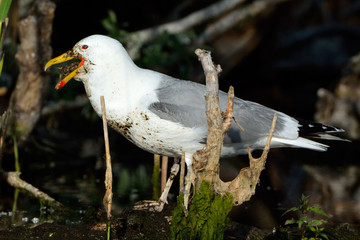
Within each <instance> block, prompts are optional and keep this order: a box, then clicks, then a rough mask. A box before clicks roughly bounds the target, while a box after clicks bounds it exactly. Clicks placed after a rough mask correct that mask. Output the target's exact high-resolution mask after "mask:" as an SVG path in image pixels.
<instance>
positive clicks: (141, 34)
mask: <svg viewBox="0 0 360 240" xmlns="http://www.w3.org/2000/svg"><path fill="white" fill-rule="evenodd" d="M243 2H245V0H223V1H220V2H216V3H214V4H212V5H210V6H208V7H206V8H204V9H201V10H199V11H196V12H193V13H191V14H190V15H188V16H186V17H184V18H182V19H180V20H177V21H174V22H169V23H165V24H162V25H159V26H156V27H152V28H148V29H144V30H140V31H137V32H133V33H131V35H130V37H129V39H130V44H129V46H128V47H129V49H128V50H129V54H130V56H132V57H134V56H135V54H136V52H137V50H138V49H139V48H140V47H141V45H142V43H143V42H147V41H150V40H153V39H154V38H156V37H157V36H158V35H160V34H161V33H162V32H164V31H167V32H170V33H179V32H183V31H185V30H187V29H190V28H192V27H194V26H196V25H199V24H201V23H203V22H206V21H208V20H210V19H213V18H216V17H218V16H220V15H221V14H223V13H224V12H227V11H230V10H231V9H233V8H234V7H235V6H237V5H239V4H241V3H243Z"/></svg>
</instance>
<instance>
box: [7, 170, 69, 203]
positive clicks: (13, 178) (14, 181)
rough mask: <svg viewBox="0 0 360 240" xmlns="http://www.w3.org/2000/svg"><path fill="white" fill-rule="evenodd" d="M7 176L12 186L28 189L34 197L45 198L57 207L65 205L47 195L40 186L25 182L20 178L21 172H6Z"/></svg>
mask: <svg viewBox="0 0 360 240" xmlns="http://www.w3.org/2000/svg"><path fill="white" fill-rule="evenodd" d="M4 174H5V178H6V180H7V182H8V183H9V185H10V186H12V187H14V188H19V189H23V190H26V191H28V192H29V193H31V194H33V195H34V197H36V198H39V199H43V200H44V201H46V202H48V203H50V204H53V205H54V206H56V207H63V205H62V204H61V203H59V202H58V201H56V200H55V199H53V198H52V197H50V196H49V195H47V194H46V193H44V192H42V191H40V190H39V189H38V188H36V187H34V186H33V185H31V184H29V183H27V182H25V181H24V180H22V179H21V178H20V174H21V172H6V173H4Z"/></svg>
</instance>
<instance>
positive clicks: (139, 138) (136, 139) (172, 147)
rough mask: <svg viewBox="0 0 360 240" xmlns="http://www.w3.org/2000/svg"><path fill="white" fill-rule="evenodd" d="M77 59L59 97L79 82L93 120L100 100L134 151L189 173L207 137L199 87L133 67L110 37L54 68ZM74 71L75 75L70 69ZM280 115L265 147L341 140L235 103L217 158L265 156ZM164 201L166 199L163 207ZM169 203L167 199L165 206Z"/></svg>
mask: <svg viewBox="0 0 360 240" xmlns="http://www.w3.org/2000/svg"><path fill="white" fill-rule="evenodd" d="M73 59H78V60H79V63H76V64H74V63H72V64H71V66H72V69H70V68H69V69H67V71H66V74H65V77H64V78H63V79H61V80H60V82H59V83H58V84H57V85H56V89H59V88H61V87H63V86H65V84H66V83H67V82H68V81H69V80H70V79H72V78H74V79H75V80H78V81H82V82H83V84H84V87H85V91H86V94H87V96H88V98H89V100H90V103H91V105H92V107H93V108H94V110H95V112H96V113H97V114H98V115H99V116H101V115H102V109H101V103H100V97H101V96H104V98H105V101H106V116H107V123H108V124H109V126H111V127H112V128H114V129H115V130H116V131H117V132H119V133H121V134H122V135H123V136H124V137H125V138H127V139H128V140H129V141H131V142H132V143H134V144H135V145H136V146H138V147H140V148H142V149H144V150H145V151H148V152H151V153H153V154H160V155H164V156H169V157H175V158H179V157H181V155H182V153H183V152H184V153H185V162H186V165H187V168H188V171H191V166H192V155H193V154H194V153H195V152H196V151H197V150H199V149H202V148H204V146H205V143H206V138H207V135H208V124H207V119H206V114H205V105H206V102H205V98H204V95H205V92H206V88H205V86H204V85H203V84H199V83H195V82H191V81H185V80H180V79H176V78H173V77H171V76H168V75H165V74H162V73H159V72H155V71H152V70H148V69H143V68H140V67H138V66H137V65H136V64H135V63H134V62H133V60H132V59H131V58H130V56H129V55H128V53H127V51H126V50H125V48H124V47H123V46H122V44H121V43H120V42H119V41H117V40H115V39H113V38H110V37H107V36H103V35H92V36H89V37H86V38H84V39H82V40H80V41H79V42H78V43H76V44H75V46H74V47H73V48H72V49H71V50H69V51H68V52H66V53H64V54H62V55H60V56H58V57H56V58H53V59H51V60H50V61H49V62H48V63H47V64H46V66H45V70H46V69H47V68H49V67H50V66H52V65H55V64H59V63H63V62H67V61H69V60H73ZM74 66H75V67H74ZM219 101H220V108H221V109H222V110H225V109H226V103H227V94H226V93H224V92H222V91H219ZM275 113H276V114H277V116H278V117H277V122H276V128H275V130H274V133H273V137H272V140H271V144H270V147H271V148H281V147H291V148H305V149H311V150H316V151H326V149H327V148H328V146H327V145H325V144H323V143H319V142H316V141H314V140H311V139H309V138H318V139H330V140H343V139H341V138H339V137H336V136H333V135H331V134H332V133H338V132H343V130H342V129H339V128H336V127H333V126H327V125H323V124H320V123H313V122H311V123H310V122H306V121H302V120H297V119H295V118H293V117H290V116H288V115H286V114H285V113H282V112H279V111H276V110H273V109H271V108H268V107H265V106H263V105H260V104H258V103H254V102H250V101H246V100H242V99H240V98H236V97H235V98H234V106H233V114H234V119H235V120H236V121H237V122H238V123H239V124H240V126H242V128H243V129H240V128H239V127H238V125H237V124H235V123H234V122H233V123H232V125H231V127H230V129H229V131H228V132H227V134H226V136H225V138H224V144H223V148H222V152H221V157H223V158H226V157H232V156H236V155H241V154H247V152H248V150H247V149H248V147H250V148H251V150H256V149H263V148H264V146H265V144H266V140H267V137H268V130H269V128H270V125H271V122H272V120H273V116H274V114H275ZM163 200H164V199H163ZM165 201H166V199H165Z"/></svg>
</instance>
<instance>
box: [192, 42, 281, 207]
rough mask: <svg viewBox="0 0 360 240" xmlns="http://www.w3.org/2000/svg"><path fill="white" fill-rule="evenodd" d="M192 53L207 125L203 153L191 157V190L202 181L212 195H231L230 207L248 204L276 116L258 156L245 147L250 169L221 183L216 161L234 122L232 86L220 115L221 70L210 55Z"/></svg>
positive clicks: (262, 166) (264, 157)
mask: <svg viewBox="0 0 360 240" xmlns="http://www.w3.org/2000/svg"><path fill="white" fill-rule="evenodd" d="M195 53H196V54H197V55H198V57H199V59H200V61H201V63H202V66H203V69H204V73H205V77H206V87H207V93H206V96H205V98H206V115H207V119H208V124H209V135H208V138H207V142H206V147H205V149H203V150H199V151H197V152H196V153H195V154H194V157H193V170H194V173H195V189H198V188H199V187H200V185H201V182H202V181H208V182H210V184H211V185H212V186H213V188H214V190H215V192H216V193H220V194H226V193H230V194H231V195H232V196H233V199H234V204H235V205H240V204H242V203H243V202H244V201H248V200H249V199H250V198H251V196H252V195H253V194H254V193H255V188H256V185H257V183H258V181H259V177H260V173H261V171H262V170H263V169H264V168H265V162H266V158H267V154H268V152H269V150H270V141H271V137H272V133H273V131H274V129H275V125H276V118H277V116H276V115H275V116H274V119H273V122H272V125H271V126H269V129H270V131H269V137H268V140H267V143H266V146H265V148H264V151H263V153H262V155H261V157H260V158H253V157H252V155H251V149H250V148H249V149H248V152H249V160H250V166H249V167H246V168H244V169H242V170H241V171H240V173H239V174H238V176H237V177H236V178H235V179H234V180H232V181H230V182H223V181H222V180H221V179H220V177H219V171H220V165H219V160H220V153H221V149H222V145H223V141H224V136H225V134H226V132H227V131H228V129H229V128H230V126H231V123H232V121H233V119H234V117H233V100H234V89H233V88H232V87H230V89H229V92H228V103H227V108H226V112H225V113H224V114H223V113H222V112H221V110H220V107H219V98H218V73H219V72H220V71H221V68H220V67H219V66H215V65H214V64H213V62H212V60H211V55H210V52H208V51H204V50H200V49H197V50H196V51H195Z"/></svg>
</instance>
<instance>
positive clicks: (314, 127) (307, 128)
mask: <svg viewBox="0 0 360 240" xmlns="http://www.w3.org/2000/svg"><path fill="white" fill-rule="evenodd" d="M298 121H299V125H300V126H299V135H300V136H311V135H319V134H322V133H328V134H333V133H343V132H344V130H343V129H341V128H337V127H334V126H330V125H325V124H322V123H315V122H310V121H305V120H298Z"/></svg>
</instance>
